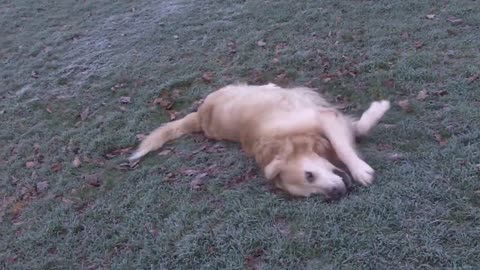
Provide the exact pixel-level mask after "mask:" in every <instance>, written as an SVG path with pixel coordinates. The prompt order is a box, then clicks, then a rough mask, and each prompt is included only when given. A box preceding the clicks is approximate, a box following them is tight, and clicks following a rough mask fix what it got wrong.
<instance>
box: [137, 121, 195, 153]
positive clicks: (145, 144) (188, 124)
mask: <svg viewBox="0 0 480 270" xmlns="http://www.w3.org/2000/svg"><path fill="white" fill-rule="evenodd" d="M201 130H202V128H201V126H200V119H199V118H198V112H194V113H190V114H188V115H187V116H185V117H184V118H182V119H179V120H176V121H173V122H169V123H166V124H164V125H162V126H160V127H158V128H157V129H155V130H154V131H153V132H152V133H150V134H149V135H148V136H147V137H146V138H145V139H143V141H142V142H141V143H140V146H139V147H138V149H137V151H135V153H133V155H132V156H130V158H129V160H130V161H134V160H137V159H139V158H141V157H143V156H145V155H146V154H148V153H149V152H150V151H155V150H157V149H159V148H160V147H162V146H163V145H164V144H165V143H166V142H168V141H170V140H174V139H177V138H180V137H181V136H183V135H185V134H189V133H193V132H199V131H201Z"/></svg>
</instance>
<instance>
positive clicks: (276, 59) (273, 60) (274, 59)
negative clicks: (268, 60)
mask: <svg viewBox="0 0 480 270" xmlns="http://www.w3.org/2000/svg"><path fill="white" fill-rule="evenodd" d="M278 62H280V60H279V59H278V58H276V57H275V58H273V59H272V64H277V63H278Z"/></svg>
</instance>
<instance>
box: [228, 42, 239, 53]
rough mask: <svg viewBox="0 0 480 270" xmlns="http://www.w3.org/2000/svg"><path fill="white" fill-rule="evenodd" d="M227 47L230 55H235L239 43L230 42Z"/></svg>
mask: <svg viewBox="0 0 480 270" xmlns="http://www.w3.org/2000/svg"><path fill="white" fill-rule="evenodd" d="M227 47H228V52H229V53H231V54H234V53H236V52H237V43H236V42H235V41H229V42H228V43H227Z"/></svg>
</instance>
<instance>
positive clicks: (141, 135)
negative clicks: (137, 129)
mask: <svg viewBox="0 0 480 270" xmlns="http://www.w3.org/2000/svg"><path fill="white" fill-rule="evenodd" d="M135 137H136V138H137V140H139V141H143V140H144V139H145V138H146V137H147V135H145V134H137V135H136V136H135Z"/></svg>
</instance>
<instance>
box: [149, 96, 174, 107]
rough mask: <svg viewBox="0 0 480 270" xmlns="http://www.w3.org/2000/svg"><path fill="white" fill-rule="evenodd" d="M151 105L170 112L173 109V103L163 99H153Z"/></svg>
mask: <svg viewBox="0 0 480 270" xmlns="http://www.w3.org/2000/svg"><path fill="white" fill-rule="evenodd" d="M153 104H156V105H160V107H162V108H163V109H165V110H170V109H171V108H172V107H173V102H172V101H170V100H167V99H166V98H163V97H162V98H156V99H154V100H153Z"/></svg>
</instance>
